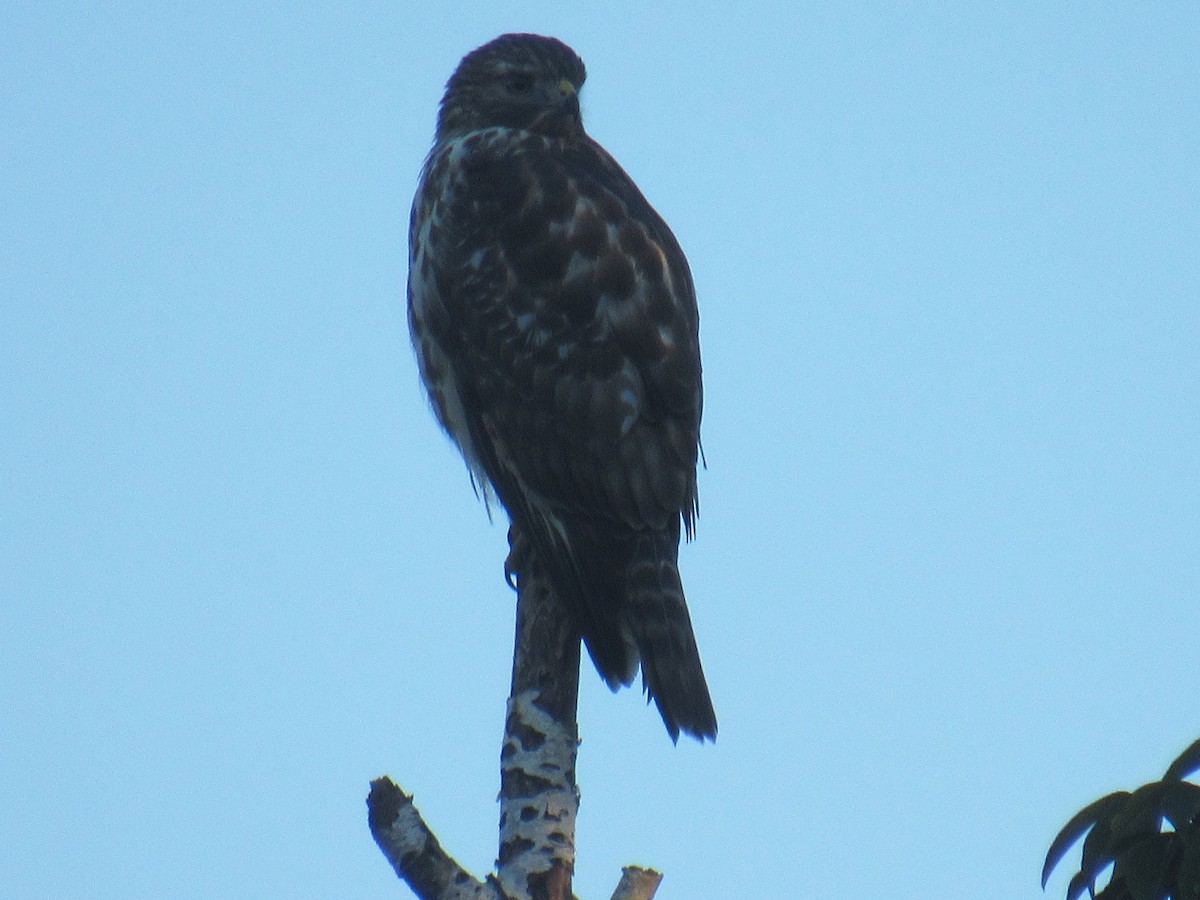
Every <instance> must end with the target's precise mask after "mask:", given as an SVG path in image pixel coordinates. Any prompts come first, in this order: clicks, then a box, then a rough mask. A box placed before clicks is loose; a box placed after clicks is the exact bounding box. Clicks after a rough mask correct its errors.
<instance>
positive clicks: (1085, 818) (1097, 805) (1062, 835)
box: [1042, 791, 1130, 900]
mask: <svg viewBox="0 0 1200 900" xmlns="http://www.w3.org/2000/svg"><path fill="white" fill-rule="evenodd" d="M1129 796H1130V794H1129V792H1128V791H1117V792H1116V793H1112V794H1108V795H1107V796H1104V797H1101V798H1100V799H1099V800H1096V801H1094V802H1092V803H1089V804H1088V805H1087V806H1085V807H1084V808H1083V809H1081V810H1080V811H1079V812H1077V813H1076V814H1075V815H1074V816H1073V817H1072V818H1071V821H1069V822H1068V823H1067V824H1066V825H1064V826H1063V828H1062V830H1061V831H1060V832H1059V833H1058V835H1057V836H1056V837H1055V838H1054V841H1053V842H1052V843H1051V844H1050V849H1049V850H1048V851H1047V853H1046V862H1045V863H1044V864H1043V865H1042V889H1043V890H1045V888H1046V882H1047V881H1049V880H1050V873H1051V872H1053V871H1054V868H1055V866H1057V865H1058V864H1059V862H1061V861H1062V858H1063V857H1064V856H1065V855H1066V853H1067V851H1068V850H1070V849H1071V846H1072V845H1073V844H1074V843H1075V842H1076V841H1077V840H1079V838H1080V836H1081V835H1082V834H1083V833H1084V832H1085V831H1087V830H1088V829H1090V828H1091V827H1092V826H1093V825H1095V824H1096V822H1097V821H1100V820H1102V819H1107V818H1109V817H1110V816H1111V815H1113V813H1114V812H1115V811H1116V810H1117V809H1118V808H1119V807H1120V806H1121V805H1122V804H1123V803H1124V802H1125V800H1126V798H1128V797H1129ZM1101 868H1103V867H1101ZM1080 874H1083V873H1082V872H1081V873H1080ZM1071 885H1072V887H1074V886H1075V879H1072V880H1071ZM1090 885H1091V882H1090V881H1089V882H1087V883H1085V884H1084V885H1083V887H1090ZM1082 890H1083V888H1082V887H1081V888H1080V889H1079V891H1076V892H1075V893H1074V895H1072V893H1071V891H1070V890H1068V891H1067V900H1075V898H1076V897H1078V896H1079V894H1080V893H1081V892H1082Z"/></svg>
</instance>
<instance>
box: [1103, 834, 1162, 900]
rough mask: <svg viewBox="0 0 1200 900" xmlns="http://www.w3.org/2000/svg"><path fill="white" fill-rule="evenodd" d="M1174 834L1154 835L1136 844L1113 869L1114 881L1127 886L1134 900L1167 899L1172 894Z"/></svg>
mask: <svg viewBox="0 0 1200 900" xmlns="http://www.w3.org/2000/svg"><path fill="white" fill-rule="evenodd" d="M1175 843H1176V841H1175V835H1173V834H1155V835H1151V836H1148V837H1145V838H1142V839H1140V840H1137V841H1134V842H1133V843H1132V844H1131V845H1130V846H1129V847H1128V848H1127V849H1126V850H1125V851H1124V852H1123V853H1122V854H1121V855H1120V856H1119V857H1118V858H1117V861H1116V865H1114V866H1113V881H1117V880H1118V879H1119V880H1120V881H1121V882H1122V883H1123V884H1124V885H1125V887H1126V889H1127V890H1128V891H1129V894H1130V895H1131V896H1132V897H1133V900H1164V898H1166V896H1167V894H1168V893H1169V887H1170V886H1169V885H1168V884H1167V878H1168V875H1169V874H1170V868H1171V861H1172V856H1173V851H1174V850H1175Z"/></svg>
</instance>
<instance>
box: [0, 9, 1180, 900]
mask: <svg viewBox="0 0 1200 900" xmlns="http://www.w3.org/2000/svg"><path fill="white" fill-rule="evenodd" d="M505 7H506V10H505V11H504V12H503V13H502V12H500V11H499V9H498V6H497V5H493V4H481V3H466V4H459V5H457V6H456V7H455V9H454V11H453V13H452V14H451V13H447V12H446V11H445V9H444V8H437V7H434V6H432V5H430V6H428V7H415V6H407V7H406V6H397V5H394V4H364V5H361V6H358V7H355V8H352V9H351V8H342V7H338V6H324V5H321V4H312V5H306V6H303V7H299V8H296V9H286V8H284V7H283V6H276V5H273V4H256V3H249V4H247V3H239V4H229V3H211V4H205V5H203V6H202V7H201V6H195V7H188V6H184V7H180V8H175V7H171V8H168V7H165V6H161V5H157V4H123V5H109V4H98V3H92V4H76V5H69V4H62V5H59V4H45V5H34V4H10V5H8V6H6V7H5V8H4V10H3V11H2V12H0V33H3V34H4V35H5V37H4V44H5V51H4V52H3V53H0V120H2V122H3V126H2V127H0V158H2V159H3V160H4V163H3V165H2V166H0V297H2V299H3V303H2V306H0V420H2V421H3V423H4V425H3V429H4V440H3V442H0V510H2V512H0V594H2V596H3V601H2V603H0V710H2V711H3V712H2V714H0V761H2V762H0V831H2V833H3V834H5V836H6V837H5V840H4V841H3V843H2V845H0V880H2V881H3V883H4V884H5V891H6V895H7V896H9V897H12V898H40V897H46V896H77V897H119V898H142V897H146V898H149V897H155V898H158V897H164V896H166V897H180V898H189V897H196V898H211V897H248V898H257V897H262V898H274V897H281V896H288V897H337V896H354V897H360V898H374V897H380V898H383V897H396V896H405V895H406V892H407V889H406V888H404V887H403V886H402V885H399V884H398V883H397V882H395V880H394V877H393V875H392V873H391V872H390V870H389V869H388V867H387V866H386V864H385V863H384V861H383V859H382V857H381V856H380V854H379V853H378V851H377V850H376V848H375V847H374V845H373V843H372V842H371V839H370V836H369V834H368V832H367V829H366V822H365V809H364V806H363V798H364V797H365V794H366V790H367V782H368V780H369V779H370V778H372V777H375V776H377V775H379V774H381V773H384V772H387V773H390V774H391V775H392V776H393V777H394V778H395V779H396V780H397V781H398V782H399V783H400V784H402V785H403V786H404V787H405V788H406V789H407V790H409V791H411V792H414V793H415V794H416V798H417V803H418V806H419V807H420V808H421V809H422V811H423V812H424V813H425V815H426V817H427V819H428V821H429V822H430V824H431V825H432V826H433V828H434V829H435V831H436V832H437V833H438V835H439V836H440V837H441V839H442V840H443V842H444V844H445V846H446V847H447V848H448V849H449V850H450V851H451V852H452V853H453V854H455V855H456V856H457V858H458V859H459V860H460V861H461V862H462V863H463V864H464V865H466V866H467V867H468V868H470V869H472V870H473V871H475V872H477V873H482V872H484V871H486V870H487V868H488V867H489V866H490V864H491V861H492V860H493V858H494V856H495V852H496V814H497V807H496V804H495V795H496V790H497V779H498V765H497V762H498V753H499V738H500V731H501V727H502V716H503V706H504V697H505V695H506V692H507V686H508V674H509V664H510V654H511V628H512V605H513V597H512V595H511V594H510V593H509V592H508V590H507V589H506V588H505V587H504V585H503V581H502V578H501V562H502V559H503V556H504V552H505V544H504V528H503V526H502V524H501V523H496V524H491V525H489V523H488V520H487V517H486V515H485V513H484V510H483V508H482V506H481V505H480V504H479V503H478V502H477V501H476V499H475V497H474V496H473V494H472V492H471V489H470V487H469V484H468V481H467V477H466V472H465V470H464V468H463V466H462V464H461V462H460V461H459V460H458V458H457V456H456V454H455V453H454V451H453V449H452V448H451V446H450V444H449V442H448V441H447V440H446V439H445V438H444V437H443V436H442V435H441V434H440V433H439V432H438V430H437V427H436V425H435V424H434V422H433V419H432V416H431V415H430V414H429V412H428V409H427V407H426V404H425V401H424V398H423V397H422V395H421V393H420V390H419V389H418V386H417V375H416V367H415V364H414V360H413V357H412V354H411V351H410V349H409V344H408V336H407V332H406V327H405V324H404V316H403V284H404V279H405V258H406V249H405V241H406V223H407V217H408V208H409V203H410V200H411V196H412V191H413V188H414V187H415V184H416V178H417V173H418V170H419V168H420V165H421V162H422V159H423V157H424V155H425V153H426V152H427V150H428V147H429V144H430V140H431V137H432V130H433V119H434V113H435V107H436V103H437V101H438V99H439V97H440V95H441V90H442V85H443V84H444V82H445V80H446V78H447V77H448V76H449V74H450V72H451V70H452V69H453V67H454V65H455V64H456V63H457V61H458V59H459V58H460V57H461V56H462V54H463V53H465V52H467V51H468V50H470V49H472V48H473V47H475V46H477V45H479V44H481V43H483V42H484V41H486V40H488V39H490V38H491V37H494V36H495V35H497V34H500V33H502V32H505V31H536V32H540V33H545V34H553V35H555V36H557V37H560V38H562V39H563V40H565V41H567V42H568V43H570V44H571V45H572V46H574V47H575V48H576V50H578V51H579V52H580V54H581V55H582V56H583V57H584V59H585V60H586V62H587V64H588V67H589V72H590V78H589V81H588V84H587V87H586V88H585V90H584V92H583V102H584V115H585V122H586V124H587V125H588V128H589V130H590V131H591V133H592V134H593V135H594V136H595V137H596V138H597V139H598V140H600V142H601V143H603V144H604V145H605V146H606V147H607V148H608V149H609V150H610V151H611V152H612V153H613V154H614V155H615V156H616V157H617V158H618V159H619V160H620V161H621V163H622V164H623V165H624V166H625V168H626V169H627V170H628V171H629V172H630V174H631V175H632V176H633V177H634V178H635V180H637V181H638V183H639V184H640V185H641V187H642V189H643V190H644V192H645V193H646V195H647V196H648V197H649V198H650V200H651V201H652V202H653V203H654V204H655V205H656V206H657V208H658V209H659V211H660V212H661V213H662V214H663V215H664V217H665V218H666V219H667V221H668V222H670V223H671V225H672V227H673V229H674V230H675V232H676V234H677V236H678V237H679V239H680V242H681V243H682V245H683V247H684V249H685V251H686V252H687V254H688V256H689V259H690V260H691V263H692V268H693V272H694V275H695V279H696V283H697V287H698V292H699V296H700V305H701V329H702V343H703V350H704V362H705V375H706V395H705V396H706V409H705V421H704V446H705V451H706V455H707V459H708V469H707V470H706V471H704V472H702V473H701V481H700V491H701V504H702V516H701V520H700V523H699V535H698V540H697V541H696V542H695V543H694V544H692V545H690V546H689V547H687V548H686V549H685V550H684V553H683V568H684V582H685V585H686V586H687V590H688V596H689V602H690V605H691V608H692V612H693V618H694V620H695V624H696V630H697V633H698V637H699V641H700V646H701V651H702V653H703V656H704V660H705V666H706V669H707V671H708V675H709V681H710V684H711V686H712V691H713V696H714V700H715V703H716V705H717V711H718V715H719V717H720V722H721V733H720V738H719V741H718V743H717V744H716V746H715V747H700V746H698V745H696V744H695V743H694V742H688V741H684V742H681V743H680V745H679V746H678V747H672V745H671V743H670V741H669V740H668V739H667V737H666V735H665V734H664V732H663V728H662V725H661V722H660V721H659V718H658V716H657V714H656V713H655V712H654V710H653V709H647V708H646V707H645V705H644V703H643V702H642V700H641V699H640V698H639V696H638V695H637V694H636V692H630V691H626V692H622V693H620V694H617V695H615V696H614V695H611V694H609V693H608V691H607V690H606V689H605V688H604V687H603V685H602V684H601V683H600V681H599V679H598V678H597V677H596V676H595V674H594V673H593V672H592V671H591V670H590V667H589V668H588V669H587V670H586V671H585V672H584V674H583V688H582V694H581V701H580V702H581V708H580V727H581V732H582V737H583V744H582V747H581V751H580V763H579V777H580V782H581V787H582V792H583V805H582V809H581V817H580V823H579V832H578V849H579V860H578V867H577V877H576V892H577V893H578V894H579V895H580V896H582V897H603V896H608V895H609V893H610V892H611V889H612V887H613V885H614V884H615V882H616V879H617V877H618V874H619V868H620V866H621V865H623V864H626V863H640V864H644V865H652V866H655V867H658V868H660V869H662V870H663V871H665V873H666V876H667V877H666V881H664V883H663V886H662V889H661V890H660V892H659V897H660V898H662V900H669V898H684V897H688V898H707V897H714V898H717V897H730V896H780V895H790V896H809V897H823V896H863V897H869V896H887V897H897V898H907V897H912V898H927V897H939V896H947V897H949V896H953V897H963V896H969V897H978V896H987V897H1004V898H1009V897H1012V898H1016V897H1036V896H1039V895H1040V890H1039V888H1038V885H1037V879H1038V875H1039V871H1040V865H1041V857H1042V854H1044V852H1045V849H1046V847H1047V846H1048V844H1049V841H1050V839H1051V838H1052V837H1053V835H1054V833H1055V832H1056V831H1057V829H1058V828H1059V827H1060V826H1061V825H1062V824H1063V823H1064V822H1065V821H1066V819H1067V818H1068V817H1069V816H1070V815H1071V814H1073V813H1074V812H1075V811H1076V810H1077V809H1079V808H1080V807H1081V806H1082V805H1083V804H1085V803H1086V802H1088V801H1090V800H1092V799H1094V798H1095V797H1097V796H1099V795H1100V794H1102V793H1105V792H1107V791H1110V790H1114V789H1117V788H1122V787H1132V786H1134V785H1136V784H1140V783H1142V782H1143V781H1146V780H1149V779H1152V778H1155V777H1158V776H1159V775H1160V774H1161V772H1162V770H1163V769H1164V768H1165V767H1166V765H1167V763H1168V762H1169V761H1170V760H1171V759H1172V758H1173V757H1174V755H1175V754H1176V753H1178V752H1179V751H1180V750H1182V749H1183V748H1184V747H1185V746H1186V745H1187V744H1188V743H1189V742H1190V741H1191V740H1193V739H1195V738H1196V737H1197V736H1200V700H1198V699H1197V692H1196V687H1195V685H1196V674H1195V652H1194V651H1195V648H1194V639H1195V635H1196V634H1197V633H1200V631H1198V629H1200V612H1198V606H1197V599H1198V598H1200V477H1198V474H1197V472H1198V466H1197V463H1198V459H1200V424H1198V423H1200V167H1198V165H1197V160H1198V159H1200V116H1198V115H1197V110H1198V109H1200V67H1197V65H1196V60H1197V59H1200V8H1198V7H1197V6H1196V5H1195V4H1193V3H1184V2H1154V3H1137V4H1132V3H1086V4H1085V3H1057V4H1035V3H1008V4H1001V5H997V6H992V7H988V8H984V7H982V6H980V5H977V4H961V5H945V4H928V5H925V4H902V5H896V4H871V5H861V6H857V7H855V8H853V9H851V8H848V7H847V6H846V5H845V4H820V3H815V4H804V5H796V4H772V5H760V6H757V7H746V6H744V5H738V6H736V7H734V6H723V5H713V6H712V7H710V8H708V9H709V10H710V11H704V12H697V11H695V10H694V9H691V8H690V7H688V6H685V5H681V4H660V5H656V7H655V8H654V9H653V10H651V9H647V8H646V7H645V6H644V5H641V4H622V3H606V4H596V5H578V6H572V7H570V8H568V7H567V6H566V5H564V4H548V3H537V4H534V3H512V4H506V5H505ZM1068 875H1069V873H1068V872H1066V871H1065V870H1064V871H1063V872H1062V873H1059V875H1058V877H1056V878H1055V879H1054V880H1053V881H1052V883H1051V887H1050V891H1049V892H1048V895H1049V896H1061V895H1062V893H1063V890H1064V888H1065V885H1066V880H1067V877H1068ZM781 885H784V887H781Z"/></svg>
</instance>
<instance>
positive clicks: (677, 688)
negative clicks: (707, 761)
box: [408, 34, 717, 741]
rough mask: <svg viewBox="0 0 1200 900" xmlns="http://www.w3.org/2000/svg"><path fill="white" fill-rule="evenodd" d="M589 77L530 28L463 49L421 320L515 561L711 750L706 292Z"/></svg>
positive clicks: (447, 405) (430, 387)
mask: <svg viewBox="0 0 1200 900" xmlns="http://www.w3.org/2000/svg"><path fill="white" fill-rule="evenodd" d="M584 78H585V71H584V66H583V61H582V60H581V59H580V58H579V57H578V56H577V55H576V54H575V52H574V51H573V50H572V49H571V48H570V47H568V46H567V45H566V44H563V43H562V42H560V41H558V40H555V39H553V38H548V37H540V36H538V35H531V34H506V35H503V36H501V37H498V38H496V39H495V40H493V41H491V42H490V43H487V44H485V45H483V46H482V47H479V48H478V49H476V50H474V51H472V52H471V53H468V54H467V55H466V56H465V57H464V58H463V60H462V62H461V63H460V64H459V66H458V68H457V69H456V70H455V72H454V74H453V75H452V76H451V77H450V80H449V82H447V85H446V92H445V95H444V97H443V98H442V102H441V106H440V109H439V113H438V119H437V131H436V135H435V140H434V146H433V149H432V150H431V151H430V153H429V156H428V158H427V159H426V161H425V165H424V168H423V169H422V171H421V178H420V184H419V186H418V188H417V193H416V197H415V199H414V201H413V209H412V219H411V223H410V229H409V276H408V320H409V327H410V330H411V333H412V339H413V345H414V347H415V349H416V354H417V360H418V365H419V368H420V371H421V378H422V380H423V381H424V384H425V387H426V390H427V391H428V394H429V398H430V400H431V403H432V406H433V409H434V411H435V413H436V416H437V419H438V421H439V422H440V423H441V425H442V427H443V428H445V430H446V431H447V432H448V433H449V435H450V437H451V438H452V439H453V440H454V442H455V443H456V444H457V445H458V448H459V450H460V451H461V452H462V455H463V457H464V458H465V460H466V463H467V467H468V470H469V472H470V474H471V477H472V480H473V482H474V483H475V484H476V485H477V486H478V487H479V490H481V491H482V493H483V495H484V498H485V500H486V499H487V497H488V496H489V495H493V494H494V496H495V497H497V498H498V499H499V501H500V503H501V504H502V505H503V506H504V508H505V509H506V510H507V512H508V514H509V517H510V519H511V521H512V526H513V531H514V534H515V536H516V540H515V542H514V556H513V557H510V560H512V559H514V558H516V559H517V562H516V563H514V565H516V566H517V567H518V568H520V566H521V565H524V564H525V563H523V562H522V561H521V558H522V555H523V554H522V553H520V552H518V550H517V548H518V547H524V548H526V549H525V550H524V554H531V555H532V559H533V560H536V562H537V563H540V564H541V566H542V567H543V568H544V570H545V572H546V575H547V577H548V578H549V581H550V585H551V587H552V589H553V593H554V594H555V595H556V597H557V598H558V600H559V602H561V603H564V604H565V605H566V608H567V609H568V611H569V614H570V616H571V618H572V620H573V621H574V623H575V624H576V626H577V628H578V631H579V633H580V636H581V637H582V639H583V641H584V643H585V644H586V646H587V648H588V652H589V653H590V654H591V657H592V660H593V662H594V663H595V664H596V668H597V669H598V670H599V672H600V675H601V676H602V677H603V678H604V680H605V681H606V682H607V683H608V685H609V687H610V688H612V689H613V690H616V689H617V688H618V687H619V686H620V685H629V684H630V683H632V681H633V678H634V676H635V675H636V674H637V670H638V666H639V664H640V666H641V671H642V678H643V683H644V685H645V689H646V692H647V694H648V695H649V697H650V698H652V699H653V700H654V702H655V703H656V704H657V705H658V709H659V712H660V713H661V714H662V718H663V721H664V723H665V724H666V726H667V731H668V732H669V733H670V735H671V738H672V740H677V739H678V736H679V732H680V731H683V732H685V733H687V734H690V735H692V736H694V737H695V738H697V739H699V740H701V741H703V740H704V739H706V738H707V739H710V740H712V739H715V738H716V733H717V720H716V715H715V714H714V712H713V707H712V701H711V700H710V699H709V693H708V687H707V685H706V683H705V680H704V672H703V670H702V668H701V666H700V655H699V652H698V650H697V648H696V639H695V637H694V635H693V633H692V624H691V619H690V618H689V616H688V611H687V605H686V602H685V600H684V595H683V585H682V583H681V581H680V577H679V568H678V562H677V559H678V555H679V540H680V531H681V529H682V531H683V532H684V533H686V535H687V536H688V537H689V538H690V537H691V536H692V533H693V530H694V527H695V522H696V515H697V511H698V510H697V501H696V463H697V453H698V450H699V433H700V410H701V384H700V346H699V319H698V313H697V310H696V295H695V288H694V287H693V284H692V276H691V273H690V271H689V269H688V264H687V260H686V259H685V258H684V255H683V251H682V250H681V249H680V247H679V244H678V243H677V242H676V240H675V237H674V235H673V234H672V233H671V230H670V229H669V228H668V227H667V225H666V223H665V222H664V221H663V220H662V219H661V218H660V217H659V215H658V213H656V212H655V211H654V209H653V208H652V207H651V206H650V204H649V203H648V202H647V201H646V198H645V197H643V196H642V193H641V191H639V190H638V188H637V186H636V185H635V184H634V183H633V181H632V180H631V179H630V177H629V176H628V175H626V174H625V172H624V171H623V170H622V169H621V167H620V166H619V165H617V163H616V161H615V160H614V159H613V158H612V157H611V156H609V155H608V153H607V152H605V150H604V149H603V148H602V147H601V146H600V145H599V144H597V143H596V142H595V141H594V140H592V139H591V138H590V137H589V136H588V135H587V133H586V132H585V131H584V129H583V123H582V119H581V116H580V110H579V90H580V88H581V87H582V86H583V82H584ZM528 558H529V557H528V556H525V557H524V559H525V560H526V562H527V561H528Z"/></svg>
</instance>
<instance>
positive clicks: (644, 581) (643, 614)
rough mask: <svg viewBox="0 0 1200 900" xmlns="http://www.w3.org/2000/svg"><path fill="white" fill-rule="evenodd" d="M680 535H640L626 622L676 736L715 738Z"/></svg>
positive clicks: (648, 690)
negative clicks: (680, 555) (687, 598)
mask: <svg viewBox="0 0 1200 900" xmlns="http://www.w3.org/2000/svg"><path fill="white" fill-rule="evenodd" d="M677 541H678V538H677V537H676V538H672V535H671V534H670V533H669V532H658V533H643V534H640V535H638V537H637V539H636V544H635V552H634V556H633V560H632V562H631V563H630V565H629V569H628V570H627V571H628V574H627V576H626V585H627V591H626V607H625V610H626V618H625V622H626V627H627V628H628V629H629V634H630V636H631V637H632V639H633V643H634V644H635V645H636V646H637V649H638V655H639V656H640V657H641V662H642V679H643V681H644V683H645V688H646V693H647V694H648V695H649V696H650V698H651V699H653V700H654V702H655V704H656V705H657V706H658V711H659V713H660V714H661V715H662V718H663V723H664V724H665V725H666V726H667V731H668V732H669V733H670V735H671V740H673V741H674V740H678V739H679V732H680V731H683V732H684V733H685V734H690V735H691V736H692V737H694V738H696V739H697V740H699V741H704V740H705V739H707V740H710V741H711V740H716V737H717V716H716V713H715V712H714V711H713V705H712V699H711V698H710V697H709V694H708V684H707V683H706V682H705V680H704V669H703V668H702V667H701V665H700V651H699V649H698V648H697V647H696V637H695V635H694V634H693V633H692V620H691V617H690V616H689V615H688V610H687V603H686V601H685V600H684V596H683V583H682V582H681V581H680V578H679V566H678V563H677V562H676V559H677V554H678V543H677Z"/></svg>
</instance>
